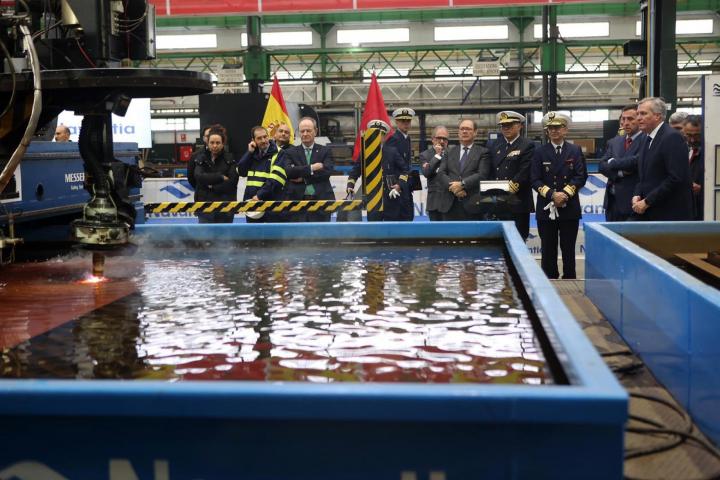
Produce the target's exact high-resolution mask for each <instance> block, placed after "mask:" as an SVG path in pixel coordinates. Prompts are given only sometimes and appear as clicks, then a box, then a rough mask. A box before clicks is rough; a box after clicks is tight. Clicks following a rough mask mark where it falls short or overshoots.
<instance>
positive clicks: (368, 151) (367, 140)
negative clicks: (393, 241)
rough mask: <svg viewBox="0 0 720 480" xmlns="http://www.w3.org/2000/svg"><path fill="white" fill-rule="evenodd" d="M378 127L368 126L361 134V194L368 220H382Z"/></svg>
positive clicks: (379, 134)
mask: <svg viewBox="0 0 720 480" xmlns="http://www.w3.org/2000/svg"><path fill="white" fill-rule="evenodd" d="M383 135H385V132H383V131H382V130H380V129H377V128H368V129H367V130H365V134H364V135H363V155H362V158H363V160H362V161H363V164H362V167H363V168H362V172H363V181H362V184H363V196H364V198H365V199H366V202H367V204H366V206H365V208H366V209H367V215H368V216H367V219H368V221H369V222H377V221H382V216H383V181H382V177H383V171H382V136H383Z"/></svg>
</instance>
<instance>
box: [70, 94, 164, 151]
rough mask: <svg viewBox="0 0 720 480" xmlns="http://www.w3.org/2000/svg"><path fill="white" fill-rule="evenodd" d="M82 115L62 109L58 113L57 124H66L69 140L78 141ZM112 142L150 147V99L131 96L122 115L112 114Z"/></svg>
mask: <svg viewBox="0 0 720 480" xmlns="http://www.w3.org/2000/svg"><path fill="white" fill-rule="evenodd" d="M82 119H83V117H82V115H75V113H74V112H72V111H69V110H64V111H63V112H61V113H60V115H58V125H60V124H62V125H66V126H67V127H68V128H69V129H70V140H72V141H73V142H77V141H78V136H79V135H80V125H81V124H82ZM112 133H113V142H135V143H137V144H138V148H152V131H151V129H150V99H149V98H133V99H132V101H131V102H130V107H129V108H128V111H127V113H126V114H125V116H124V117H118V116H117V115H115V114H113V115H112Z"/></svg>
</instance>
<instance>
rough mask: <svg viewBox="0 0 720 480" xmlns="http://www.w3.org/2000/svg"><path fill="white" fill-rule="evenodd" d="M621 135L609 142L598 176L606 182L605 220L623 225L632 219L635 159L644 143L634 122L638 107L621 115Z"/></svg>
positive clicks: (635, 181) (631, 107)
mask: <svg viewBox="0 0 720 480" xmlns="http://www.w3.org/2000/svg"><path fill="white" fill-rule="evenodd" d="M620 128H622V130H623V132H624V133H623V135H618V136H616V137H615V138H613V139H611V140H609V141H608V144H607V150H606V151H605V155H603V157H602V158H601V159H600V165H599V169H600V173H602V174H603V175H605V176H606V177H607V179H608V181H607V187H606V188H605V199H604V201H603V207H604V208H605V220H606V221H608V222H624V221H625V220H627V219H628V218H630V216H631V215H632V213H633V211H632V197H633V194H634V192H635V186H636V185H637V182H638V174H637V164H638V156H639V154H640V150H641V148H642V145H643V141H644V140H645V134H644V133H642V132H641V131H640V127H639V125H638V121H637V105H628V106H626V107H625V108H623V111H622V113H621V114H620Z"/></svg>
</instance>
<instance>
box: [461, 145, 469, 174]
mask: <svg viewBox="0 0 720 480" xmlns="http://www.w3.org/2000/svg"><path fill="white" fill-rule="evenodd" d="M469 149H470V147H463V150H464V152H463V154H462V157H460V171H461V172H462V170H463V167H464V166H465V161H466V160H467V159H468V150H469Z"/></svg>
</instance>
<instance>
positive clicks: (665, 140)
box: [632, 97, 693, 221]
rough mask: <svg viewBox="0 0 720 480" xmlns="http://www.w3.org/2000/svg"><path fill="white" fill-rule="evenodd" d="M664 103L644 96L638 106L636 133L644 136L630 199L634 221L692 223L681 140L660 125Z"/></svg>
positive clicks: (668, 127)
mask: <svg viewBox="0 0 720 480" xmlns="http://www.w3.org/2000/svg"><path fill="white" fill-rule="evenodd" d="M666 111H667V110H666V106H665V102H664V101H663V100H662V99H660V98H657V97H648V98H644V99H642V100H640V103H639V104H638V123H639V124H640V130H642V131H643V132H644V133H646V134H647V138H646V141H645V142H643V143H644V144H645V145H644V146H643V147H642V149H641V151H640V159H639V161H638V172H639V173H640V179H639V180H638V184H637V186H636V187H635V196H634V197H633V198H632V209H633V212H635V215H633V219H635V220H660V221H663V220H692V218H693V209H692V191H691V189H690V166H689V165H688V149H687V144H686V143H685V139H684V138H683V136H682V135H681V134H680V132H678V131H677V130H674V129H673V128H672V127H670V126H669V125H668V124H667V123H665V122H664V119H665V114H666Z"/></svg>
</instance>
